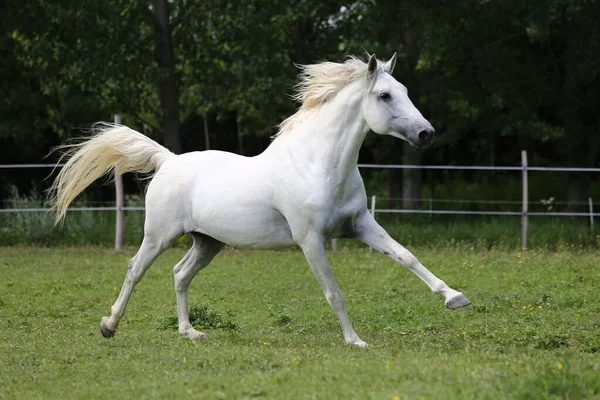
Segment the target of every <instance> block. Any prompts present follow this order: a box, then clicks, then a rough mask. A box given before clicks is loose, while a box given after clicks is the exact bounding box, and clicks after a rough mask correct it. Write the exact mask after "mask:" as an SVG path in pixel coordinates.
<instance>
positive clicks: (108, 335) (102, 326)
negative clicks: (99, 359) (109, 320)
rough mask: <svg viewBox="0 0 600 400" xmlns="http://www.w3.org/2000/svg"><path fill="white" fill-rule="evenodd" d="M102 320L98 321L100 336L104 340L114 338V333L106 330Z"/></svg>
mask: <svg viewBox="0 0 600 400" xmlns="http://www.w3.org/2000/svg"><path fill="white" fill-rule="evenodd" d="M104 318H106V317H104ZM104 318H102V321H100V332H102V336H104V337H105V338H111V337H113V336H115V332H116V331H113V330H110V329H108V327H107V326H106V323H105V322H104Z"/></svg>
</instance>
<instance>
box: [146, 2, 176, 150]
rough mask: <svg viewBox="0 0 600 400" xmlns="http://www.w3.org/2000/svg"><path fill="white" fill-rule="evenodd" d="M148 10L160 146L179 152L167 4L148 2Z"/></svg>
mask: <svg viewBox="0 0 600 400" xmlns="http://www.w3.org/2000/svg"><path fill="white" fill-rule="evenodd" d="M152 9H153V11H154V43H155V46H156V59H157V61H158V67H159V77H158V99H159V101H160V108H161V111H162V127H163V139H164V144H165V146H166V147H167V148H168V149H169V150H171V151H173V152H175V153H181V134H180V125H181V122H180V120H179V87H178V84H177V74H176V72H175V60H174V56H173V42H172V37H171V25H170V23H169V6H168V1H167V0H152Z"/></svg>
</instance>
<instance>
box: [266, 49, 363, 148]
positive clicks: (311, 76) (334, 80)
mask: <svg viewBox="0 0 600 400" xmlns="http://www.w3.org/2000/svg"><path fill="white" fill-rule="evenodd" d="M299 67H300V70H301V72H300V74H299V78H300V82H299V83H298V84H297V85H296V87H295V93H294V94H293V95H292V99H294V100H296V101H298V102H300V103H302V105H301V106H300V109H299V110H298V111H297V112H296V113H295V114H294V115H292V116H291V117H289V118H287V119H286V120H284V121H283V122H282V123H281V124H280V125H279V132H278V133H277V134H276V135H275V136H274V137H277V136H280V135H283V134H285V133H287V132H289V131H291V130H292V128H293V126H294V124H295V123H296V122H298V121H299V120H301V119H302V118H303V117H304V116H305V114H306V112H308V111H310V110H312V109H314V108H315V107H317V106H319V105H320V104H322V103H323V102H324V101H326V100H328V99H330V98H332V97H333V96H335V95H336V94H337V93H338V92H339V91H340V90H341V89H342V88H344V87H345V86H346V85H348V84H350V83H352V82H355V81H357V80H359V79H361V78H363V77H365V76H366V73H367V63H365V62H364V61H362V60H360V59H358V58H356V57H350V58H348V60H347V61H346V62H344V63H343V64H342V63H334V62H329V61H326V62H322V63H320V64H309V65H300V66H299Z"/></svg>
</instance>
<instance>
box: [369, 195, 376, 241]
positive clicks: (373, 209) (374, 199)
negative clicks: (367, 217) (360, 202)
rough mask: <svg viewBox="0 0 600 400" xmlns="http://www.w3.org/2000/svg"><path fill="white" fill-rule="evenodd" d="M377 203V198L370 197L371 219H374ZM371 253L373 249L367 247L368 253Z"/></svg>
mask: <svg viewBox="0 0 600 400" xmlns="http://www.w3.org/2000/svg"><path fill="white" fill-rule="evenodd" d="M376 201H377V196H371V215H372V216H373V219H375V202H376ZM372 252H373V248H372V247H371V246H369V253H372Z"/></svg>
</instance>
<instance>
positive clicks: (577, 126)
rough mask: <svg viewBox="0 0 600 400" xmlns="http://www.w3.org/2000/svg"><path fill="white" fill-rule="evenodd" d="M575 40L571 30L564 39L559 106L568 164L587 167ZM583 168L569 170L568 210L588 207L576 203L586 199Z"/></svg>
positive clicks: (586, 146)
mask: <svg viewBox="0 0 600 400" xmlns="http://www.w3.org/2000/svg"><path fill="white" fill-rule="evenodd" d="M576 46H577V41H576V39H575V36H574V35H573V34H572V33H571V34H569V38H568V40H567V49H566V51H565V54H564V63H565V77H564V82H563V96H562V98H563V99H564V103H563V106H562V115H563V124H564V127H565V139H564V140H565V143H564V145H565V149H566V151H567V160H568V166H569V167H587V166H588V165H587V161H588V159H589V157H588V150H589V149H588V144H587V143H586V140H585V136H584V135H583V133H584V132H587V130H586V129H585V124H584V123H583V122H582V121H583V118H582V116H581V115H579V114H580V113H579V111H580V101H581V100H580V98H579V80H578V76H577V62H578V60H577V57H576V56H577V54H576V51H575V49H576ZM584 174H585V173H583V172H571V173H569V184H568V188H567V201H568V203H569V206H568V207H569V210H570V211H585V209H586V208H587V207H585V206H583V205H581V204H578V203H582V202H584V201H585V200H586V199H587V191H588V186H589V179H588V177H587V176H586V175H584Z"/></svg>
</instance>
